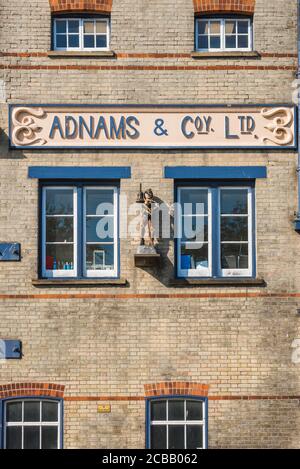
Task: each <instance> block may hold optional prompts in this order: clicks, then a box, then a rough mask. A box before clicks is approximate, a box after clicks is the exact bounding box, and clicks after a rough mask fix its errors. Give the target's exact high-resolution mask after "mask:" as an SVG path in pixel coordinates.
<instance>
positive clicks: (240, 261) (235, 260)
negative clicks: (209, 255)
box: [221, 244, 248, 269]
mask: <svg viewBox="0 0 300 469" xmlns="http://www.w3.org/2000/svg"><path fill="white" fill-rule="evenodd" d="M221 267H222V269H248V244H222V245H221Z"/></svg>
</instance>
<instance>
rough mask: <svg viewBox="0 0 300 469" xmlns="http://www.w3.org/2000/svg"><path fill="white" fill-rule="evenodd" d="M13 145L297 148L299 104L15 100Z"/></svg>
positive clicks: (129, 147)
mask: <svg viewBox="0 0 300 469" xmlns="http://www.w3.org/2000/svg"><path fill="white" fill-rule="evenodd" d="M9 120H10V130H9V134H10V146H11V147H12V148H39V149H47V148H94V149H104V148H105V149H107V148H108V149H109V148H111V149H113V148H115V149H118V148H124V149H126V148H127V149H134V148H153V149H168V148H181V149H188V148H199V149H201V148H203V149H205V148H212V149H214V148H224V149H226V148H263V149H264V148H266V149H268V148H278V149H284V148H287V149H295V148H296V117H295V107H294V106H285V105H282V106H280V105H276V106H266V105H265V106H134V105H132V106H123V107H122V106H96V105H95V106H77V105H76V106H72V105H65V106H63V105H40V106H39V105H28V106H26V105H11V106H10V119H9Z"/></svg>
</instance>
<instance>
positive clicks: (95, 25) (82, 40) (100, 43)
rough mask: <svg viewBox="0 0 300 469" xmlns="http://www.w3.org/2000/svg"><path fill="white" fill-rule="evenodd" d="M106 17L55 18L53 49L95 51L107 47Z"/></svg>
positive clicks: (108, 27) (107, 23)
mask: <svg viewBox="0 0 300 469" xmlns="http://www.w3.org/2000/svg"><path fill="white" fill-rule="evenodd" d="M109 30H110V24H109V19H108V18H55V19H54V25H53V46H54V49H55V50H69V51H95V50H96V51H97V50H100V51H101V50H108V49H109V32H110V31H109Z"/></svg>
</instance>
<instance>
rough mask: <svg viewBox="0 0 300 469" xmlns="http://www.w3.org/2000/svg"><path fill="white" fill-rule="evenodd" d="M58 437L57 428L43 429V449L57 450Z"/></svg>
mask: <svg viewBox="0 0 300 469" xmlns="http://www.w3.org/2000/svg"><path fill="white" fill-rule="evenodd" d="M57 437H58V429H57V427H42V449H57V448H58V441H57Z"/></svg>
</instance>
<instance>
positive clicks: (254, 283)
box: [169, 278, 267, 287]
mask: <svg viewBox="0 0 300 469" xmlns="http://www.w3.org/2000/svg"><path fill="white" fill-rule="evenodd" d="M169 286H170V287H266V286H267V284H266V282H265V281H264V280H263V279H260V278H216V279H213V278H210V279H198V278H176V279H172V280H171V281H170V283H169Z"/></svg>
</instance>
